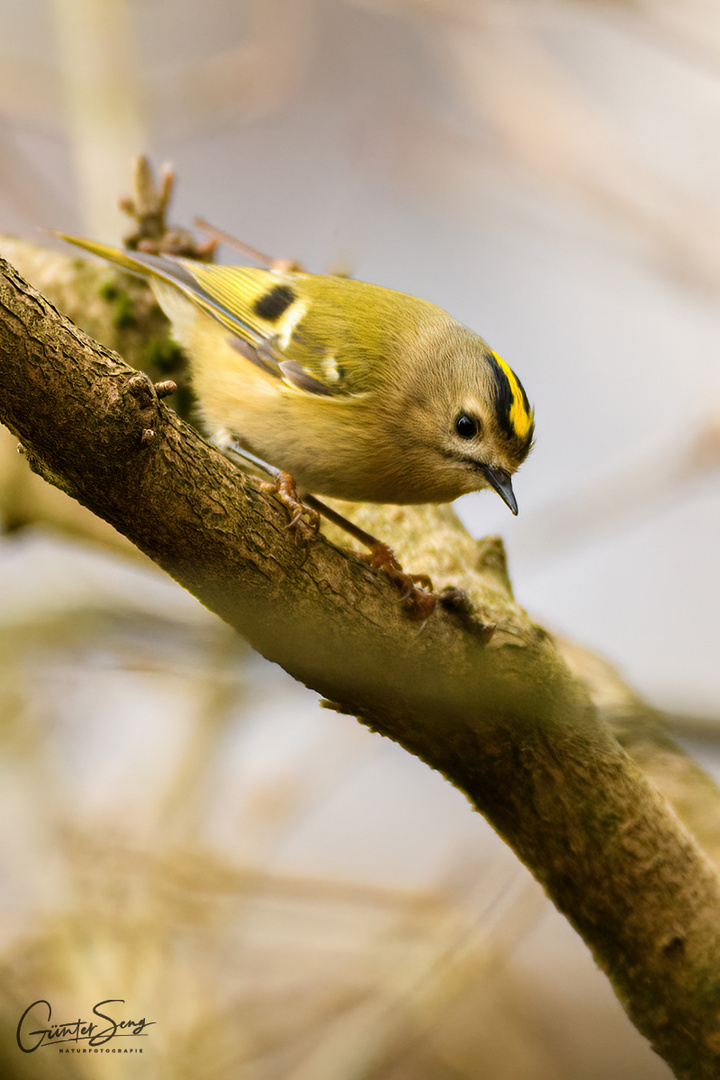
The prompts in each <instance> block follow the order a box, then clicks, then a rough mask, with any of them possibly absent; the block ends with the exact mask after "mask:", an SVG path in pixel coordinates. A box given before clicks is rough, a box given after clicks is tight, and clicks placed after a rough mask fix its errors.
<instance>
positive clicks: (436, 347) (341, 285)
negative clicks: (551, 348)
mask: <svg viewBox="0 0 720 1080" xmlns="http://www.w3.org/2000/svg"><path fill="white" fill-rule="evenodd" d="M64 239H67V240H70V241H71V242H72V243H74V244H77V245H79V246H80V247H82V248H85V249H87V250H88V251H90V252H93V253H94V254H96V255H100V256H102V257H103V258H105V259H109V260H111V261H112V262H115V263H118V264H119V265H120V266H122V267H124V268H125V269H127V270H130V271H133V272H135V273H138V274H141V275H143V276H145V277H147V278H149V280H150V284H151V286H152V288H153V291H154V293H155V295H156V297H157V300H158V302H159V304H160V306H161V307H162V308H163V310H164V311H165V313H166V314H167V316H168V318H169V319H170V321H171V323H172V326H173V332H174V335H175V337H176V338H177V340H178V342H179V344H180V345H181V346H182V347H183V348H184V349H185V351H186V352H187V355H188V357H189V359H190V365H191V374H192V381H193V388H194V391H195V395H196V397H197V400H198V403H199V407H200V410H201V413H202V418H203V421H204V424H205V427H206V429H207V431H208V434H210V435H211V436H212V435H214V434H216V433H218V432H220V431H226V432H229V433H230V434H231V435H232V437H233V438H234V439H235V440H236V441H237V443H238V444H239V445H240V446H241V447H243V448H245V449H246V450H249V451H250V452H251V453H252V454H254V455H256V456H257V457H259V458H261V459H263V460H264V461H266V462H268V463H270V464H271V465H273V466H275V467H276V468H278V469H281V470H283V471H284V472H286V473H288V474H289V475H290V476H292V477H293V478H294V480H295V482H296V484H297V486H298V489H299V491H300V492H301V493H303V492H304V493H312V494H314V495H327V496H331V497H334V498H338V499H349V500H352V501H362V502H381V503H386V502H387V503H427V502H450V501H451V500H453V499H456V498H458V496H460V495H464V494H465V493H466V492H469V491H476V490H478V489H480V488H486V487H491V488H494V489H495V491H496V492H497V493H498V494H499V495H500V497H501V498H502V499H503V500H504V501H505V502H506V503H507V505H508V506H509V507H510V509H511V510H512V512H513V513H514V514H516V513H517V503H516V501H515V495H514V493H513V489H512V482H511V477H512V474H513V473H514V472H515V471H516V469H517V468H518V466H519V465H521V464H522V462H523V461H524V460H525V458H526V457H527V455H528V453H529V451H530V447H531V445H532V441H533V430H534V421H533V412H532V409H531V408H530V405H529V403H528V399H527V396H526V394H525V391H524V390H523V387H522V385H521V383H520V380H519V379H518V377H517V376H516V375H515V374H514V372H513V371H512V370H511V369H510V367H509V366H508V365H507V364H506V363H505V361H504V360H502V359H501V358H500V357H499V356H498V355H497V353H495V352H493V351H492V349H490V348H489V346H488V345H486V343H485V342H484V341H483V340H482V338H480V337H478V336H477V334H474V333H472V331H470V330H468V329H467V328H466V327H465V326H462V325H461V324H460V323H458V322H456V321H455V320H454V319H452V318H451V317H450V316H449V315H448V314H446V312H444V311H442V310H441V309H440V308H437V307H435V306H434V305H433V304H429V303H427V302H426V301H424V300H417V299H415V297H412V296H406V295H404V294H403V293H399V292H395V291H393V290H391V289H385V288H382V287H380V286H378V285H368V284H365V283H364V282H361V281H355V280H353V279H350V278H346V277H338V276H333V275H318V274H308V273H302V272H299V271H295V270H285V269H256V268H253V267H246V266H219V265H213V264H207V263H203V262H198V261H195V260H193V259H186V258H177V257H171V256H158V255H150V254H144V253H142V252H139V251H121V250H118V249H116V248H112V247H108V246H106V245H105V244H99V243H94V242H92V241H88V240H79V239H74V238H72V237H64Z"/></svg>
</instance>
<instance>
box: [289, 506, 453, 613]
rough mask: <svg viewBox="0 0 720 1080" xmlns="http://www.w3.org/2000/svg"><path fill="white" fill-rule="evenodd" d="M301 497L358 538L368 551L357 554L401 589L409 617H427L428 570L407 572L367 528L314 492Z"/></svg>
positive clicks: (431, 601) (432, 600)
mask: <svg viewBox="0 0 720 1080" xmlns="http://www.w3.org/2000/svg"><path fill="white" fill-rule="evenodd" d="M304 501H305V503H306V505H307V506H309V507H311V508H312V509H313V510H317V512H318V514H322V516H323V517H324V518H327V520H328V521H332V523H333V525H337V526H338V528H340V529H343V530H344V531H345V532H346V533H349V534H350V536H353V537H354V538H355V539H356V540H359V541H360V543H361V544H363V545H364V546H365V547H366V548H369V552H368V554H367V555H361V556H360V558H361V559H362V560H363V561H364V562H367V563H369V564H370V566H372V567H374V568H375V569H376V570H381V571H382V572H383V573H384V574H386V575H387V577H389V578H390V580H391V581H392V582H393V584H394V585H396V586H397V588H398V589H399V590H400V591H401V593H402V601H403V604H404V606H405V608H406V610H407V612H408V614H409V615H410V616H411V618H413V619H418V620H421V619H427V617H428V615H430V614H432V612H433V610H434V608H435V604H436V597H435V594H434V593H433V592H432V581H431V580H430V578H429V577H428V576H427V574H406V573H405V571H404V570H403V568H402V566H401V565H400V563H399V562H398V560H397V556H396V555H395V552H394V551H393V549H392V548H391V547H390V546H389V545H388V544H386V543H384V541H382V540H378V538H377V537H376V536H373V535H372V534H371V533H369V532H365V530H364V529H361V528H360V526H359V525H356V524H355V522H354V521H350V520H349V519H348V518H346V517H343V515H342V514H339V513H338V512H337V510H332V509H331V508H330V507H329V506H326V505H325V503H323V502H320V500H319V499H316V498H315V496H314V495H306V496H305V500H304ZM419 586H420V587H419Z"/></svg>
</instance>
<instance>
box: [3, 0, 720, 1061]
mask: <svg viewBox="0 0 720 1080" xmlns="http://www.w3.org/2000/svg"><path fill="white" fill-rule="evenodd" d="M719 132H720V7H718V6H716V5H714V4H710V3H707V2H706V0H682V2H678V0H674V2H672V3H670V2H669V0H604V2H603V0H596V2H593V0H365V2H362V0H354V2H353V0H234V2H230V0H205V3H204V4H202V5H199V4H197V3H191V2H190V0H4V2H3V4H2V7H1V8H0V232H1V233H3V234H14V235H16V236H20V237H23V238H25V239H26V240H30V241H32V242H34V243H39V244H46V243H49V241H46V240H45V238H43V237H42V235H41V234H40V233H38V231H37V230H38V226H40V227H45V228H55V229H61V230H65V231H68V232H71V233H72V232H74V233H79V234H81V235H88V236H92V237H95V238H98V239H106V240H111V241H117V240H119V238H120V236H121V235H122V232H123V231H124V230H125V231H127V224H126V223H124V222H123V220H122V215H121V214H120V213H119V211H118V210H117V198H118V196H119V195H121V194H124V193H127V192H128V190H129V186H130V180H129V162H130V159H131V158H132V157H134V156H135V155H136V154H137V153H139V152H147V153H148V154H149V155H150V156H151V158H152V160H153V161H154V162H155V164H156V165H159V164H160V163H161V162H163V161H166V160H167V161H171V162H172V163H173V165H174V166H175V169H176V172H177V176H178V184H177V190H176V197H175V200H174V203H173V207H172V211H171V219H172V221H173V222H176V223H179V224H185V225H189V224H191V223H192V220H193V218H194V217H195V216H196V215H202V216H205V217H206V218H208V219H209V220H210V221H212V222H213V223H216V224H217V225H218V226H220V227H222V228H224V229H226V230H227V231H228V232H230V233H232V234H234V235H236V236H238V237H241V238H242V239H243V240H246V241H247V242H248V243H250V244H253V245H256V246H257V247H259V248H261V249H262V250H265V251H268V252H269V253H270V254H272V255H274V256H278V257H285V256H289V257H295V258H299V259H301V260H302V261H303V263H304V264H305V265H306V266H307V267H308V269H311V270H316V271H322V270H326V269H331V270H332V269H344V270H345V269H346V270H349V271H350V272H351V273H352V274H353V275H355V276H357V277H359V278H362V279H365V280H368V281H372V282H375V283H378V284H382V285H386V286H390V287H393V288H397V289H400V290H402V291H405V292H409V293H413V294H415V295H418V296H421V297H424V298H426V299H429V300H432V301H434V302H435V303H437V304H439V305H440V306H442V307H444V308H447V309H448V310H449V311H450V312H451V313H452V314H453V315H455V316H456V317H457V318H459V319H460V320H462V321H463V322H465V323H467V324H468V325H470V326H471V327H472V328H473V329H475V330H477V331H478V332H480V333H481V334H482V335H483V336H484V337H485V338H486V339H487V340H488V341H489V342H490V343H491V345H492V346H493V347H494V348H496V349H497V350H498V351H499V352H500V353H501V355H503V356H504V357H506V358H507V360H508V362H509V363H510V364H511V365H512V366H513V368H514V369H515V370H517V371H518V373H519V374H520V376H521V378H522V380H523V383H524V385H525V387H526V389H527V391H528V393H529V396H530V398H531V400H532V402H533V404H534V405H535V408H536V417H537V445H536V448H535V450H534V451H533V454H532V456H531V458H530V459H529V460H528V462H527V463H526V464H525V466H524V467H523V469H522V470H521V472H520V474H519V476H518V478H517V482H516V484H515V488H516V493H517V496H518V501H519V504H520V516H519V517H518V518H517V519H513V518H512V517H511V515H510V514H509V513H508V511H507V509H506V508H505V507H504V506H503V505H502V503H501V502H500V500H499V499H497V498H495V497H494V496H492V495H491V494H489V493H481V494H477V495H473V496H468V497H466V498H465V499H463V500H461V501H460V502H459V503H458V504H457V510H458V513H459V514H460V516H461V517H462V519H463V521H464V522H465V523H466V525H467V527H468V528H469V529H470V531H471V532H472V533H473V534H475V535H477V536H480V535H482V534H484V533H487V532H500V533H501V535H502V536H503V538H504V540H505V542H506V545H507V549H508V554H509V560H510V569H511V574H512V578H513V582H514V587H515V592H516V596H517V598H518V600H519V602H520V603H521V604H522V605H523V606H524V607H526V608H527V609H528V610H529V611H530V612H531V614H532V615H533V616H534V617H535V618H536V619H537V620H539V621H540V622H541V623H543V624H544V625H546V626H548V627H549V628H550V629H553V630H556V631H558V632H560V633H562V634H564V635H566V636H567V637H569V638H571V639H573V640H575V641H577V642H580V643H582V644H585V645H587V646H589V647H590V648H592V649H594V650H596V651H597V652H599V653H600V654H602V655H603V656H605V657H606V658H608V659H609V660H610V661H611V662H612V663H613V664H615V665H616V666H617V667H618V668H619V669H620V670H621V672H622V673H623V675H624V677H625V678H626V679H627V680H628V682H629V683H630V684H631V685H632V686H633V687H634V688H635V689H636V690H638V691H639V692H640V693H641V694H642V695H644V697H645V698H646V699H647V700H648V701H649V702H651V703H652V704H653V705H655V706H657V707H658V708H660V709H663V710H666V711H669V712H671V713H673V714H675V715H676V716H677V717H678V727H679V730H681V731H683V730H684V731H685V733H686V740H685V744H686V745H688V746H692V747H693V748H694V749H696V750H697V751H698V752H699V753H700V755H701V757H702V760H703V763H704V764H705V766H706V767H707V768H708V769H709V771H711V772H714V773H715V775H717V774H718V772H719V771H720V770H718V767H717V758H716V756H715V753H714V746H713V740H714V732H713V724H714V721H715V718H716V716H717V713H718V706H719V703H720V664H718V634H717V629H716V604H717V598H718V595H719V586H720V563H719V561H718V558H717V551H718V536H719V534H720V499H719V498H718V485H717V481H718V466H720V369H719V367H718V350H719V346H718V342H719V341H720V309H719V307H718V299H719V297H720V138H718V134H719ZM3 245H4V246H3ZM15 250H16V249H15V248H13V246H12V243H11V242H9V241H0V251H3V252H4V253H6V254H8V255H9V256H10V257H12V256H11V251H15ZM3 445H5V446H6V451H5V452H4V456H2V457H0V487H2V489H3V491H4V495H3V506H4V514H5V518H6V520H5V534H4V536H3V537H2V539H1V540H0V598H1V602H0V740H2V755H1V756H0V773H1V774H2V783H0V804H1V805H2V808H3V821H4V822H5V823H6V824H5V828H4V829H3V830H2V832H1V833H0V970H1V971H2V978H0V1038H2V1040H3V1051H2V1055H0V1057H1V1058H2V1062H3V1063H2V1065H1V1066H0V1072H1V1073H2V1075H3V1077H4V1076H8V1077H28V1078H30V1077H45V1076H48V1077H49V1076H52V1077H65V1076H67V1077H88V1078H95V1077H106V1076H107V1077H113V1078H114V1077H118V1078H120V1077H125V1076H127V1077H133V1078H145V1077H153V1078H154V1077H172V1078H174V1077H183V1078H188V1080H194V1078H196V1077H197V1078H200V1077H202V1078H213V1080H215V1078H217V1080H221V1078H222V1080H224V1078H226V1077H228V1078H229V1077H233V1078H235V1077H239V1078H242V1080H245V1078H248V1080H275V1078H283V1080H326V1078H327V1080H381V1078H382V1080H405V1078H408V1080H410V1078H413V1080H425V1078H432V1080H465V1078H467V1080H476V1078H479V1077H492V1078H493V1080H506V1078H507V1080H586V1078H587V1080H603V1078H606V1077H609V1076H612V1077H613V1078H615V1080H622V1078H624V1077H627V1078H631V1077H632V1078H633V1080H638V1078H642V1080H655V1078H658V1080H659V1078H666V1077H668V1076H669V1075H670V1074H669V1071H668V1070H667V1069H666V1068H665V1067H664V1066H663V1064H662V1063H661V1062H660V1061H659V1060H658V1059H657V1058H656V1057H655V1055H654V1054H653V1053H652V1051H651V1050H650V1049H649V1048H648V1047H647V1044H646V1043H645V1042H644V1040H643V1039H642V1038H641V1037H640V1036H639V1035H637V1033H636V1032H635V1031H634V1029H633V1028H632V1026H631V1025H630V1023H629V1021H627V1020H626V1018H625V1017H624V1014H623V1013H622V1010H621V1008H620V1006H619V1005H618V1004H617V1002H616V1001H615V1000H614V997H613V995H612V992H611V990H610V988H609V986H608V985H607V983H606V982H605V979H604V977H603V976H602V975H600V974H599V973H598V972H597V971H596V970H595V968H594V964H593V961H592V959H591V957H590V956H589V953H588V952H587V950H586V949H585V946H584V945H583V944H582V942H580V941H579V940H578V939H577V937H576V936H575V935H574V933H573V932H572V930H570V928H569V927H568V926H567V925H566V924H565V922H564V920H563V919H562V918H561V917H560V916H558V915H557V914H556V913H555V911H554V909H552V908H551V906H550V905H549V903H548V902H547V901H546V900H545V898H544V896H543V894H542V892H541V890H540V889H539V888H538V887H537V886H536V885H535V884H534V883H533V882H532V880H531V879H530V878H529V876H528V875H527V873H526V872H525V871H524V869H523V868H522V867H521V866H519V865H518V864H517V862H516V860H515V858H514V856H513V855H512V854H511V853H510V852H509V851H508V850H507V849H506V848H505V847H504V845H503V844H502V843H501V842H500V841H499V840H498V839H497V837H496V836H495V835H494V833H493V832H492V831H491V830H490V829H489V828H488V827H487V826H486V824H485V823H484V822H483V821H482V819H481V818H480V817H479V816H478V815H477V814H473V813H471V811H470V809H469V806H468V805H467V803H466V802H465V800H464V798H463V797H462V796H461V795H460V794H459V793H458V792H457V791H455V790H454V789H452V788H451V787H450V786H449V785H448V784H447V783H446V781H445V780H444V779H443V778H442V777H440V776H439V775H437V774H434V773H432V772H431V771H430V770H429V769H427V768H426V767H425V766H424V765H422V764H421V763H419V762H418V761H416V760H414V759H412V758H411V757H409V756H408V755H407V754H405V753H404V752H403V751H402V750H400V749H399V748H398V747H396V746H394V745H393V744H391V743H390V742H388V741H387V740H384V739H382V738H380V737H379V736H377V735H374V734H371V733H369V732H367V731H365V730H364V729H361V728H360V727H359V726H358V725H357V724H356V723H355V722H354V721H353V720H351V719H349V718H347V717H341V716H337V715H335V714H332V713H329V712H324V711H322V710H321V709H320V707H319V704H318V701H317V699H316V698H315V696H314V695H313V694H311V693H310V692H308V691H306V690H304V689H303V688H301V687H298V686H296V685H295V684H294V683H293V682H292V681H291V680H290V679H289V678H288V677H287V676H286V675H285V674H284V673H283V672H282V671H280V670H279V669H277V668H275V667H274V666H272V665H269V664H267V663H265V662H264V661H262V660H261V659H260V658H259V657H257V656H255V655H253V654H252V653H251V652H250V651H249V650H248V649H247V648H246V647H245V646H244V645H243V643H242V642H240V641H238V640H236V639H234V637H233V636H232V635H231V634H230V632H229V631H228V630H227V629H226V628H225V627H224V626H222V625H221V624H219V623H218V622H217V620H215V619H213V618H211V617H210V615H209V614H207V613H206V612H205V611H203V610H202V609H201V608H200V607H199V606H198V605H197V604H196V603H195V602H194V601H193V600H192V599H191V598H190V597H188V596H187V595H186V594H184V593H183V592H182V591H181V590H180V589H179V588H178V587H177V586H175V585H174V584H173V583H172V582H170V581H169V580H167V579H165V578H163V577H162V575H161V574H160V573H159V572H156V571H155V570H153V569H152V568H151V567H149V566H148V565H146V564H145V563H144V562H142V561H141V560H140V559H139V558H138V557H135V556H133V555H132V553H131V552H129V551H128V550H127V549H123V548H122V546H121V545H120V546H119V547H118V550H117V551H116V552H114V551H112V550H111V548H112V547H113V541H112V540H111V539H110V538H109V537H108V535H107V533H106V532H104V531H103V530H102V529H98V531H97V533H94V532H93V526H91V525H89V524H87V523H86V522H80V521H79V520H78V519H76V518H75V517H73V513H74V511H72V510H69V509H68V508H67V507H66V506H64V504H63V505H62V506H61V504H60V503H59V502H58V503H53V509H52V510H50V511H46V512H44V513H43V514H39V515H36V514H34V513H33V512H30V511H27V507H26V509H25V510H24V511H23V512H22V513H21V512H20V510H19V506H20V499H21V498H24V495H23V491H24V488H23V485H24V484H25V482H26V478H25V472H24V469H25V466H24V464H23V462H22V460H21V459H20V458H18V457H17V455H16V454H15V451H14V443H13V441H12V439H9V440H6V443H5V444H3ZM13 500H15V501H13ZM23 505H24V506H25V505H26V504H23ZM40 517H43V518H44V523H43V524H40V523H39V518H40ZM69 522H70V524H68V523H69ZM71 533H72V534H74V535H70V534H71ZM682 718H684V725H685V726H684V727H683V724H682V722H681V720H682ZM39 998H45V999H49V1000H51V1001H52V1004H53V1021H58V1022H61V1021H67V1020H69V1019H71V1018H75V1019H76V1018H77V1017H78V1016H83V1017H88V1016H89V1015H90V1013H91V1009H92V1006H93V1005H94V1004H95V1002H97V1001H100V1000H103V999H105V998H120V999H124V1000H125V1002H126V1006H123V1009H124V1010H125V1011H124V1012H123V1016H125V1017H126V1016H128V1015H130V1016H136V1017H137V1016H139V1015H142V1016H145V1017H146V1018H147V1019H148V1020H152V1021H154V1022H155V1026H154V1027H151V1028H149V1029H148V1034H147V1037H146V1038H145V1039H143V1040H135V1041H133V1040H129V1042H130V1043H131V1044H132V1045H133V1046H140V1045H141V1046H142V1048H143V1053H142V1055H124V1056H122V1057H121V1056H118V1055H114V1056H113V1055H75V1056H73V1055H64V1054H63V1055H60V1054H58V1052H57V1049H56V1048H48V1049H45V1048H43V1049H41V1050H39V1051H38V1052H36V1053H34V1054H22V1053H20V1051H19V1049H18V1048H17V1046H16V1044H15V1027H16V1025H17V1021H18V1019H19V1016H20V1013H21V1012H22V1011H23V1009H24V1008H25V1007H26V1006H27V1005H29V1004H30V1003H31V1002H32V1001H35V1000H37V999H39Z"/></svg>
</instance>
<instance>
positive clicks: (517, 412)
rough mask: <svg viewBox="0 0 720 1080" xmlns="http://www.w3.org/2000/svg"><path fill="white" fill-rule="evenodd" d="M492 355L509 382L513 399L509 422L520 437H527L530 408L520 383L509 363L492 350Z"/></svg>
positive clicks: (529, 423)
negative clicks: (526, 403)
mask: <svg viewBox="0 0 720 1080" xmlns="http://www.w3.org/2000/svg"><path fill="white" fill-rule="evenodd" d="M493 356H494V357H495V359H496V360H497V362H498V364H499V365H500V367H501V368H502V370H503V371H504V373H505V375H506V376H507V381H508V382H509V383H510V392H511V394H512V399H513V403H512V405H511V406H510V417H509V419H510V423H511V424H512V426H513V428H514V429H515V431H516V432H517V433H518V435H519V436H520V438H521V439H524V438H526V437H527V435H528V433H529V431H530V428H531V427H532V425H533V412H532V409H530V410H528V409H527V408H526V407H525V395H524V394H523V392H522V390H521V389H520V383H519V382H518V379H517V375H516V374H515V372H514V371H513V369H512V368H511V367H510V365H509V364H506V363H505V361H504V360H503V358H502V356H498V354H497V353H496V352H493Z"/></svg>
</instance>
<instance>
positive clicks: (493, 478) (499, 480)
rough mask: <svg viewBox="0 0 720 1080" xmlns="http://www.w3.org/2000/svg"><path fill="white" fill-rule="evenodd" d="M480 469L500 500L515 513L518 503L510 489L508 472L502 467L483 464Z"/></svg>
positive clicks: (510, 482) (510, 483)
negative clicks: (496, 467)
mask: <svg viewBox="0 0 720 1080" xmlns="http://www.w3.org/2000/svg"><path fill="white" fill-rule="evenodd" d="M482 471H483V475H484V476H485V479H486V480H487V482H488V484H489V485H490V487H493V488H495V490H496V491H497V493H498V495H499V496H500V498H501V499H502V501H503V502H504V503H505V504H506V505H507V506H509V507H510V509H511V510H512V512H513V514H515V515H517V512H518V504H517V500H516V498H515V492H514V491H513V489H512V481H511V479H510V473H508V472H505V470H504V469H493V468H491V467H490V466H489V465H483V469H482Z"/></svg>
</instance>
